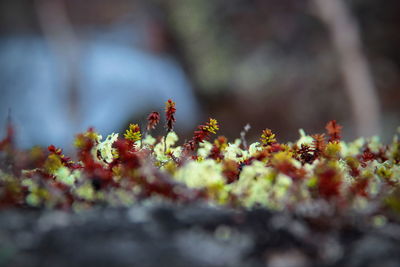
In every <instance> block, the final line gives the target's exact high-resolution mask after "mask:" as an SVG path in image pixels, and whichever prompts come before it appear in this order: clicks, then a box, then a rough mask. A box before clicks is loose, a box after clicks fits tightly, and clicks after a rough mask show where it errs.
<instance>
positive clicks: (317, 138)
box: [311, 134, 326, 158]
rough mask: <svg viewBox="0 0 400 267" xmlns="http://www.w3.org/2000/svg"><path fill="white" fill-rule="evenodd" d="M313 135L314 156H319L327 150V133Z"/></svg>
mask: <svg viewBox="0 0 400 267" xmlns="http://www.w3.org/2000/svg"><path fill="white" fill-rule="evenodd" d="M311 137H312V138H314V141H313V143H312V148H313V152H314V157H315V158H318V157H319V156H321V155H323V154H324V152H325V148H326V142H325V134H314V135H312V136H311Z"/></svg>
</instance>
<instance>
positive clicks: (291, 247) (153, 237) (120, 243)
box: [0, 203, 400, 267]
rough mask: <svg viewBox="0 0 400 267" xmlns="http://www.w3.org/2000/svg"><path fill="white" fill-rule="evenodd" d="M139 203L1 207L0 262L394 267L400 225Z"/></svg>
mask: <svg viewBox="0 0 400 267" xmlns="http://www.w3.org/2000/svg"><path fill="white" fill-rule="evenodd" d="M347 222H351V223H346V224H343V223H335V222H334V220H325V221H324V220H314V221H313V220H310V219H306V218H303V217H301V216H293V215H288V214H285V213H273V212H269V211H266V210H262V209H259V210H253V211H234V210H230V209H225V208H219V207H209V206H207V205H203V204H197V205H187V206H178V205H167V204H151V203H150V204H149V203H147V204H146V203H143V204H140V205H136V206H133V207H131V208H118V209H117V208H102V209H93V210H90V211H85V212H83V213H79V214H70V213H66V212H61V211H40V210H4V211H1V212H0V266H13V267H16V266H21V267H22V266H23V267H31V266H32V267H33V266H37V267H39V266H60V267H63V266H65V267H67V266H68V267H69V266H98V267H101V266H194V267H197V266H198V267H200V266H215V267H217V266H272V267H279V266H282V267H291V266H293V267H303V266H304V267H305V266H354V267H374V266H389V267H390V266H393V267H394V266H400V227H399V226H398V225H396V224H389V223H388V224H386V225H385V226H382V227H380V228H371V227H364V226H363V223H362V220H359V219H354V220H350V219H349V220H347Z"/></svg>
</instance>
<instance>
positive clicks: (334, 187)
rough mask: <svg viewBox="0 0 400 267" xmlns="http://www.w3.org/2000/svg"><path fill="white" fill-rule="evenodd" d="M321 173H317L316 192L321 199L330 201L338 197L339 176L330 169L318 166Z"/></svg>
mask: <svg viewBox="0 0 400 267" xmlns="http://www.w3.org/2000/svg"><path fill="white" fill-rule="evenodd" d="M319 168H320V170H321V172H319V173H318V192H319V195H320V196H321V197H323V198H326V199H330V198H332V197H339V196H340V185H341V184H342V179H341V176H340V174H339V173H338V172H337V171H336V170H335V169H332V168H330V167H326V166H323V165H322V166H319Z"/></svg>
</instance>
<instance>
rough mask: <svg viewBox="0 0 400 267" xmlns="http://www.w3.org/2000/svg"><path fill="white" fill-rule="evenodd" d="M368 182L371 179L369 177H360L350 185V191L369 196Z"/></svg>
mask: <svg viewBox="0 0 400 267" xmlns="http://www.w3.org/2000/svg"><path fill="white" fill-rule="evenodd" d="M368 184H369V180H368V179H367V178H358V179H357V180H356V182H355V183H353V184H352V186H351V187H350V191H351V192H352V193H353V194H355V195H358V196H362V197H368V192H367V189H368Z"/></svg>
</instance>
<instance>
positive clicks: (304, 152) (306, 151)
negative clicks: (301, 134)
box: [296, 144, 315, 165]
mask: <svg viewBox="0 0 400 267" xmlns="http://www.w3.org/2000/svg"><path fill="white" fill-rule="evenodd" d="M296 152H297V155H298V159H299V160H300V161H301V163H302V164H303V165H304V164H306V163H309V164H311V163H313V161H314V159H315V158H314V155H313V154H312V150H311V148H310V146H308V145H305V144H301V148H300V149H297V150H296Z"/></svg>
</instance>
